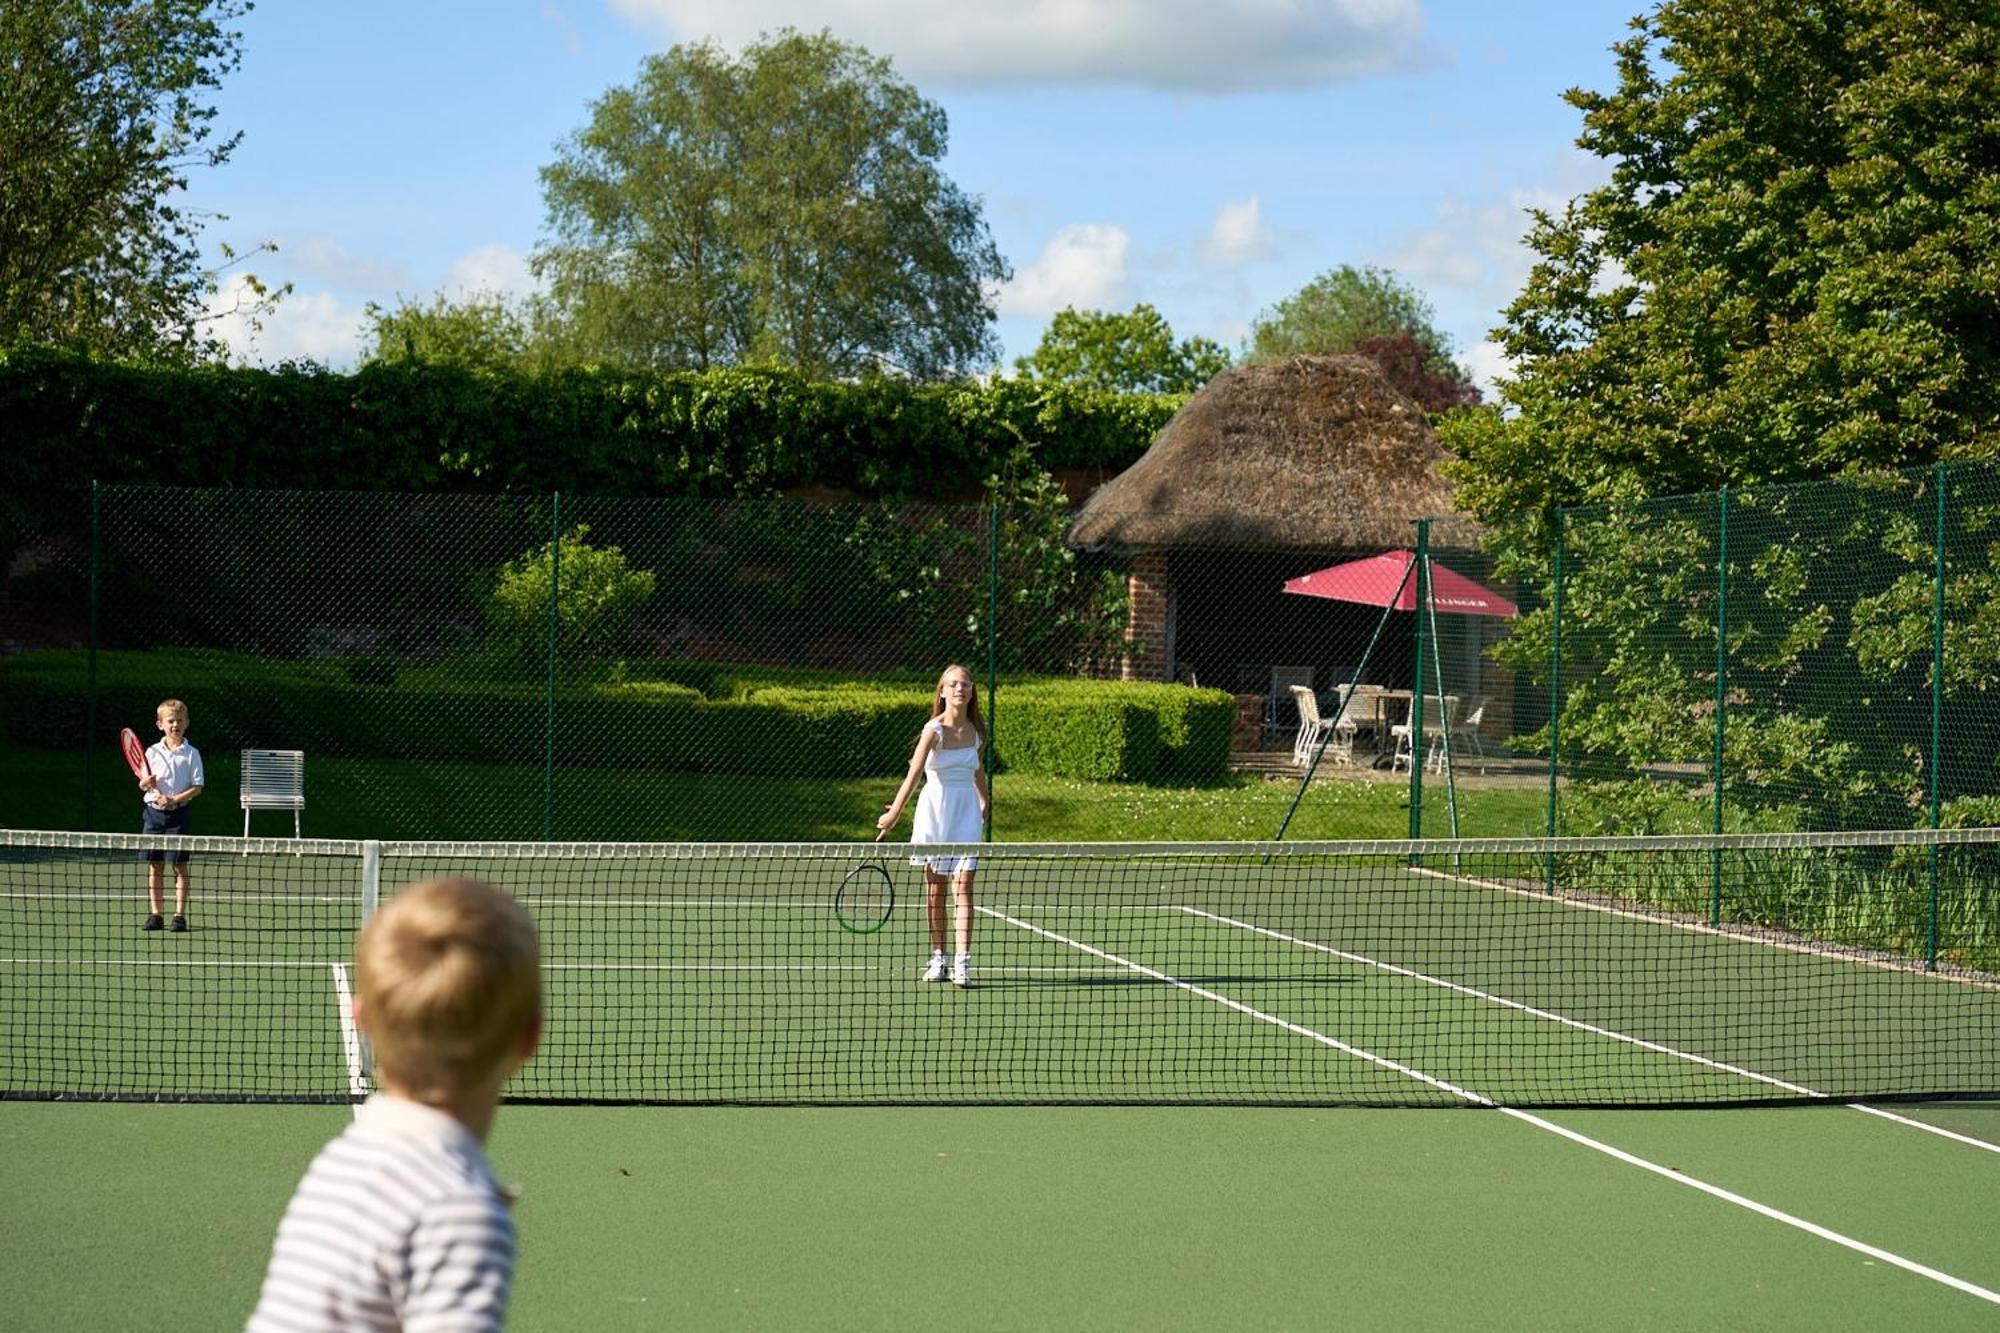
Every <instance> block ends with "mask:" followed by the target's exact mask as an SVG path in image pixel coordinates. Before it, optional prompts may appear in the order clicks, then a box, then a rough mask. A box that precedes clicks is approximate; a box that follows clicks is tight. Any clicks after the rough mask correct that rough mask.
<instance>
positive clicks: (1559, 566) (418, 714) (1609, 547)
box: [0, 464, 2000, 840]
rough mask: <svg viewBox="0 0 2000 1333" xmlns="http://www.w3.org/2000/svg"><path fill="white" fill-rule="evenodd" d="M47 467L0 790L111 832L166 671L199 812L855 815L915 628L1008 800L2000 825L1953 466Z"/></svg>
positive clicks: (1440, 818)
mask: <svg viewBox="0 0 2000 1333" xmlns="http://www.w3.org/2000/svg"><path fill="white" fill-rule="evenodd" d="M74 509H75V516H74V521H72V522H70V523H68V524H64V525H58V526H57V527H55V528H51V529H45V530H36V531H19V530H15V531H13V532H12V533H11V534H10V536H9V539H8V541H7V542H6V543H5V544H6V547H7V550H6V552H5V554H6V566H5V569H6V579H5V584H4V589H5V591H4V597H5V600H4V601H0V610H4V617H0V620H4V630H3V631H0V704H4V708H5V713H6V720H5V726H6V731H7V735H8V740H9V747H10V751H11V756H10V758H11V762H10V766H9V770H8V773H7V775H6V781H7V783H8V786H9V796H8V798H7V799H8V803H9V808H10V809H11V811H12V815H11V817H10V818H9V819H8V820H6V821H5V822H9V823H16V824H22V825H30V826H47V827H59V828H62V827H67V828H77V827H93V828H101V829H111V830H117V829H122V828H125V827H126V826H127V825H128V824H130V823H131V815H132V813H133V812H132V809H131V807H132V806H133V804H134V803H135V802H134V798H133V794H132V792H131V790H130V779H129V778H128V777H127V776H126V775H125V773H124V770H123V767H122V765H121V763H120V762H119V759H118V756H117V751H116V749H115V746H114V745H113V744H111V743H110V741H108V740H107V739H106V738H107V737H111V736H115V734H116V731H117V729H118V728H119V727H120V726H127V725H129V726H132V727H134V728H135V729H136V730H139V731H140V732H141V733H142V734H144V735H148V736H150V731H149V724H150V720H151V718H152V715H153V708H154V705H155V703H156V702H157V701H158V700H160V699H161V698H163V697H166V696H169V695H171V696H175V697H180V698H183V699H185V700H186V701H187V702H188V704H189V705H190V707H191V709H192V712H193V714H194V726H193V729H192V733H191V734H192V735H193V736H194V738H195V740H196V741H197V743H198V744H200V745H201V746H202V748H203V752H204V755H205V757H206V760H207V764H208V770H209V771H208V785H209V787H210V789H211V790H212V791H213V792H215V793H216V794H217V797H218V799H215V800H211V801H210V802H208V804H207V806H206V808H205V809H204V811H203V812H202V813H201V815H200V819H201V822H202V825H203V828H204V829H205V830H206V831H223V830H224V829H226V828H228V827H231V826H233V825H234V824H235V822H236V821H237V820H238V819H240V818H241V815H240V812H239V811H235V810H233V809H231V805H232V798H233V793H234V792H235V790H236V786H237V777H238V773H237V764H238V756H239V755H240V753H241V752H242V751H243V750H245V749H249V748H258V747H269V748H281V749H296V750H302V751H304V752H305V753H306V755H307V757H308V758H307V765H308V794H307V815H306V824H307V826H308V830H309V831H311V832H316V833H320V834H323V835H327V836H375V837H398V838H429V837H479V838H558V839H607V840H612V839H616V840H624V839H663V838H664V839H705V840H738V839H742V840H765V839H793V838H808V839H818V838H850V837H854V836H857V835H862V834H865V833H866V832H867V831H868V828H869V825H870V822H871V821H872V818H873V812H875V811H879V809H880V808H881V806H882V804H883V803H885V802H886V800H887V799H888V795H889V794H890V793H891V792H893V791H894V788H895V783H896V781H897V780H898V779H899V778H900V777H901V775H902V773H903V771H904V768H905V766H906V764H907V762H908V759H909V754H910V747H911V745H912V742H913V740H914V737H915V735H916V733H917V730H918V727H919V724H920V722H921V719H922V718H923V716H924V715H925V714H926V713H927V711H928V707H929V701H930V698H931V686H932V683H933V682H934V681H935V680H936V679H937V676H938V673H939V672H940V670H941V669H942V668H943V667H944V666H945V665H946V664H947V663H953V662H956V663H960V664H963V665H964V666H966V667H967V668H969V669H970V670H971V672H972V674H973V676H974V677H975V679H976V680H977V681H978V682H979V686H980V689H981V693H982V696H983V702H984V705H985V708H986V711H987V714H988V720H989V721H990V723H991V725H992V727H993V734H994V738H995V741H996V745H995V747H994V755H995V757H996V758H997V761H998V770H997V771H996V772H995V773H994V774H993V783H994V791H995V820H996V830H995V835H996V836H998V837H1003V838H1010V839H1011V838H1020V837H1024V836H1025V837H1044V836H1046V837H1052V838H1057V837H1059V838H1089V837H1103V836H1115V837H1131V836H1162V837H1171V836H1241V837H1268V836H1271V835H1272V834H1273V833H1274V832H1275V831H1276V830H1277V829H1278V827H1279V826H1280V825H1281V824H1284V823H1285V822H1286V820H1287V819H1288V818H1290V816H1288V814H1287V811H1288V810H1291V811H1292V813H1293V814H1295V815H1297V816H1298V817H1299V818H1301V819H1304V820H1305V821H1306V822H1305V823H1299V822H1292V823H1290V824H1289V827H1290V829H1291V833H1290V834H1289V835H1288V836H1300V835H1302V834H1303V835H1305V836H1314V837H1327V836H1341V835H1342V833H1343V831H1344V830H1349V829H1351V830H1352V831H1353V832H1354V833H1357V834H1365V835H1368V836H1400V835H1402V834H1404V833H1406V832H1407V833H1409V834H1412V835H1415V836H1448V835H1450V834H1452V833H1454V832H1456V833H1459V834H1463V835H1467V836H1490V835H1516V834H1519V835H1529V834H1535V835H1539V834H1545V833H1546V834H1596V833H1610V834H1633V833H1653V832H1706V831H1721V832H1741V831H1757V830H1764V829H1771V830H1778V829H1809V830H1810V829H1848V830H1856V829H1870V828H1893V827H1910V826H1924V825H1929V824H1932V823H1937V824H1943V825H1951V824H1972V823H1981V824H1983V823H1992V822H1996V821H2000V774H1996V771H1995V756H1996V752H2000V707H1996V706H1995V704H1994V703H1993V700H1994V699H1995V698H1996V697H2000V688H1997V687H2000V611H1996V610H1995V607H1996V605H2000V597H1996V596H1995V594H1996V593H1997V592H2000V570H1996V567H1995V565H1996V562H1995V555H1994V552H1995V550H1996V545H1995V528H1996V526H2000V475H1996V472H1995V470H1994V469H1993V468H1992V467H1990V466H1986V465H1971V464H1964V465H1955V466H1951V467H1944V466H1938V467H1933V468H1924V469H1918V470H1914V471H1910V472H1906V473H1900V474H1882V475H1874V476H1869V477H1860V478H1855V479H1852V480H1844V481H1837V482H1822V483H1814V484H1811V485H1800V486H1786V487H1776V486H1774V487H1763V488H1755V489H1743V490H1730V491H1728V492H1724V493H1717V494H1713V495H1705V496H1695V497H1683V498H1676V499H1668V500H1657V501H1646V502H1635V503H1631V504H1624V505H1614V506H1601V507H1591V508H1576V509H1567V510H1563V511H1560V512H1558V513H1555V514H1552V515H1541V516H1530V517H1526V518H1524V519H1522V520H1521V521H1519V522H1517V523H1508V524H1501V525H1498V526H1497V527H1495V528H1493V529H1491V530H1480V529H1476V528H1474V527H1473V526H1472V525H1470V524H1468V523H1466V522H1464V521H1462V520H1444V519H1439V520H1431V521H1427V522H1424V523H1420V524H1417V525H1414V526H1413V528H1412V531H1411V539H1410V548H1409V550H1408V551H1407V552H1401V553H1398V552H1388V553H1384V552H1382V551H1381V550H1379V548H1378V549H1372V550H1354V549H1346V548H1338V547H1325V548H1318V547H1311V548H1308V547H1302V546H1299V545H1297V544H1291V545H1283V546H1275V545H1266V546H1254V545H1245V544H1242V543H1241V542H1238V543H1236V544H1228V543H1222V544H1217V543H1211V542H1205V541H1203V540H1202V539H1201V538H1200V535H1199V533H1198V532H1195V533H1192V534H1191V535H1190V536H1189V537H1188V538H1187V539H1186V540H1184V541H1180V542H1177V543H1174V544H1170V545H1162V546H1160V547H1157V548H1149V549H1142V550H1130V549H1113V550H1103V551H1093V550H1079V549H1077V548H1075V547H1073V546H1072V545H1071V544H1070V541H1069V540H1068V538H1069V523H1070V518H1071V511H1070V509H1069V507H1068V504H1067V502H1066V500H1065V499H1064V497H1063V496H1062V494H1061V492H1060V491H1059V490H1056V489H1055V488H1054V487H1053V486H1052V485H1051V486H1046V487H1040V488H1030V489H1029V490H1028V491H1027V492H1026V493H1025V494H1022V493H1017V494H1015V495H1014V496H1012V497H1011V498H1010V500H1009V502H1008V503H1007V504H1004V505H993V504H987V505H959V506H950V505H920V504H887V503H876V504H866V503H854V502H839V503H834V502H817V501H807V500H653V499H629V498H628V499H603V498H580V497H573V496H569V495H494V496H464V495H454V496H444V495H395V494H376V493H351V492H341V493H303V492H272V491H242V490H230V491H195V490H169V489H155V488H140V487H103V488H97V489H94V490H92V491H90V492H88V493H87V494H79V496H78V497H77V501H76V504H75V506H74ZM46 511H47V507H46V506H45V507H43V512H46ZM1189 526H1190V527H1192V526H1193V525H1189ZM1419 556H1421V557H1422V558H1419ZM1385 570H1386V571H1387V573H1386V575H1385V574H1384V571H1385ZM1385 579H1386V581H1385ZM1939 664H1942V669H1941V670H1940V669H1938V667H1939ZM1419 699H1421V700H1426V701H1427V704H1426V706H1423V707H1415V706H1413V704H1414V703H1415V701H1416V700H1419ZM1308 771H1310V772H1311V773H1312V775H1313V777H1312V781H1311V782H1310V783H1301V781H1300V779H1301V776H1302V775H1303V774H1305V773H1307V772H1308ZM1163 791H1165V792H1174V791H1178V792H1189V793H1198V794H1200V796H1199V801H1197V800H1196V799H1195V798H1194V797H1190V798H1189V799H1188V800H1187V801H1185V802H1184V803H1183V804H1181V805H1180V806H1174V805H1172V804H1171V803H1170V802H1162V801H1159V800H1154V799H1153V798H1150V797H1147V796H1146V795H1145V793H1147V792H1154V793H1158V792H1163ZM1107 793H1110V794H1107ZM1294 793H1296V795H1297V800H1296V802H1293V801H1291V800H1290V797H1291V796H1292V795H1293V794H1294ZM1148 801H1151V804H1148ZM1217 804H1228V805H1230V806H1231V808H1232V810H1233V812H1234V813H1233V814H1232V815H1231V816H1230V818H1229V819H1226V820H1224V819H1219V818H1215V817H1213V816H1212V812H1211V813H1210V814H1208V815H1201V816H1200V817H1199V818H1197V814H1198V807H1199V809H1202V810H1205V809H1208V808H1209V807H1211V806H1214V805H1217ZM1086 807H1089V808H1090V809H1091V810H1093V811H1094V812H1095V813H1094V814H1092V815H1091V816H1090V817H1089V818H1084V817H1082V816H1081V815H1078V816H1077V817H1075V818H1072V815H1073V814H1074V813H1075V812H1078V811H1083V810H1084V809H1085V808H1086ZM1010 819H1011V820H1012V822H1011V823H1010ZM1093 821H1095V822H1093ZM1204 821H1205V822H1204ZM257 827H262V828H267V829H268V828H270V827H271V825H270V824H269V822H268V821H267V822H266V823H264V824H261V825H255V826H253V831H254V829H255V828H257Z"/></svg>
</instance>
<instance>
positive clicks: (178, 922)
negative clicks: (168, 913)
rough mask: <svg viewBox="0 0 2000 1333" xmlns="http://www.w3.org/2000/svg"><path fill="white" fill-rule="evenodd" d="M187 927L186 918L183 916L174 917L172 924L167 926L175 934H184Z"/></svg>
mask: <svg viewBox="0 0 2000 1333" xmlns="http://www.w3.org/2000/svg"><path fill="white" fill-rule="evenodd" d="M187 928H188V919H187V918H186V917H184V916H177V917H175V918H174V924H173V925H171V926H168V927H167V929H168V930H171V931H173V932H174V934H176V935H184V934H186V933H187Z"/></svg>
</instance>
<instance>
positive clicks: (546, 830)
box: [542, 491, 562, 842]
mask: <svg viewBox="0 0 2000 1333" xmlns="http://www.w3.org/2000/svg"><path fill="white" fill-rule="evenodd" d="M561 596H562V492H561V491H551V492H550V493H549V691H548V708H547V714H546V720H545V721H544V723H543V727H542V732H543V735H542V841H543V842H548V841H549V840H550V839H552V838H554V837H555V823H556V642H557V630H558V628H559V622H558V618H557V615H556V606H557V603H558V602H559V600H560V599H561Z"/></svg>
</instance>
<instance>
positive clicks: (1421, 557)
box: [1410, 518, 1431, 864]
mask: <svg viewBox="0 0 2000 1333" xmlns="http://www.w3.org/2000/svg"><path fill="white" fill-rule="evenodd" d="M1413 563H1414V564H1415V565H1416V570H1417V615H1416V621H1417V644H1416V647H1417V668H1416V688H1414V689H1413V690H1411V691H1410V841H1412V842H1415V841H1416V840H1417V839H1418V838H1421V837H1423V836H1424V770H1423V769H1422V768H1421V767H1420V759H1419V756H1421V755H1422V754H1423V752H1424V611H1423V609H1424V607H1426V606H1428V605H1429V604H1430V600H1431V584H1430V578H1429V573H1430V563H1431V521H1430V520H1429V519H1427V518H1420V519H1418V520H1417V556H1416V560H1415V561H1414V562H1413ZM1416 861H1417V858H1415V857H1412V858H1411V864H1415V863H1416Z"/></svg>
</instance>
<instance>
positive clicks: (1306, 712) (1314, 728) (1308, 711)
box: [1292, 685, 1326, 769]
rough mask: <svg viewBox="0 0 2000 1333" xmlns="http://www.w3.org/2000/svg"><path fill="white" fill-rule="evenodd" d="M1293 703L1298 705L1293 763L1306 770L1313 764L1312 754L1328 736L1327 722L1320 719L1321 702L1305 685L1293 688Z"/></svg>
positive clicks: (1293, 742) (1293, 744)
mask: <svg viewBox="0 0 2000 1333" xmlns="http://www.w3.org/2000/svg"><path fill="white" fill-rule="evenodd" d="M1292 703H1296V705H1298V737H1296V739H1294V741H1292V763H1294V765H1298V767H1300V769H1304V767H1306V765H1310V763H1312V753H1314V751H1316V749H1318V747H1320V739H1322V737H1324V735H1326V721H1324V719H1320V701H1318V699H1316V697H1314V695H1312V691H1308V689H1306V687H1304V685H1294V687H1292Z"/></svg>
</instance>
